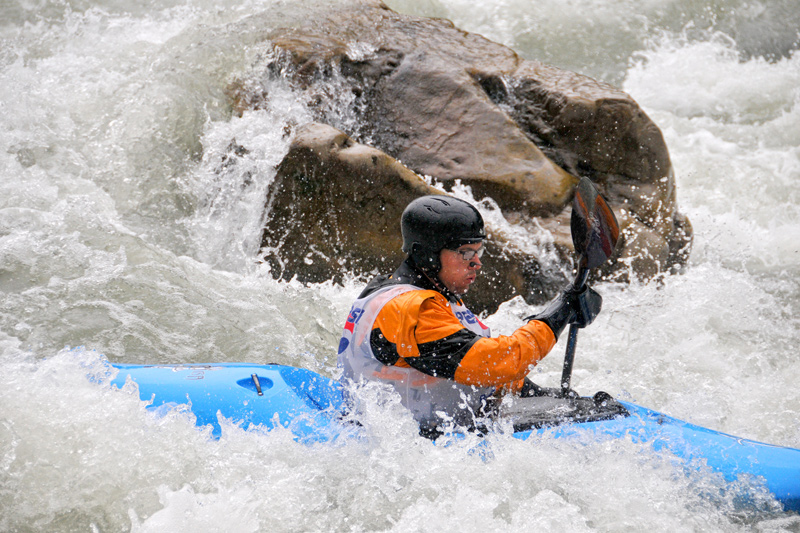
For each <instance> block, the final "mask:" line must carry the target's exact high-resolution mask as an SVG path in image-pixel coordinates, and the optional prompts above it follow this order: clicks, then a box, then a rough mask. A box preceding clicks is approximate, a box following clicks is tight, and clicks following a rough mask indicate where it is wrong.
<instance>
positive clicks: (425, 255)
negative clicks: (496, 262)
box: [400, 195, 486, 272]
mask: <svg viewBox="0 0 800 533" xmlns="http://www.w3.org/2000/svg"><path fill="white" fill-rule="evenodd" d="M400 227H401V229H402V231H403V251H404V252H406V253H407V254H408V255H409V256H410V257H411V258H412V259H413V260H414V263H416V265H417V267H419V268H421V269H423V270H427V271H432V272H438V271H439V268H440V267H441V264H440V263H439V252H441V251H442V250H443V249H444V248H452V249H455V248H458V247H459V246H461V245H462V244H475V243H477V242H481V241H483V240H484V239H485V238H486V231H485V230H484V229H483V218H482V217H481V214H480V213H479V212H478V210H477V209H475V207H474V206H472V205H470V204H468V203H467V202H465V201H463V200H459V199H458V198H453V197H450V196H439V195H435V196H423V197H422V198H417V199H416V200H414V201H413V202H411V203H410V204H408V206H407V207H406V209H405V211H403V216H402V217H401V219H400Z"/></svg>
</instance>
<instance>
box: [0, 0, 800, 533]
mask: <svg viewBox="0 0 800 533" xmlns="http://www.w3.org/2000/svg"><path fill="white" fill-rule="evenodd" d="M337 1H342V2H344V1H346V0H337ZM320 3H322V1H321V0H314V1H312V0H308V1H303V2H299V1H298V2H292V1H287V0H258V1H257V0H229V1H227V2H224V3H223V2H217V1H214V0H143V1H141V2H135V3H132V2H123V1H119V0H73V1H67V0H2V3H0V531H58V532H61V531H97V532H99V531H102V532H109V531H132V532H137V533H139V532H142V533H143V532H157V531H237V532H238V531H242V532H247V531H398V532H400V531H402V532H405V531H437V532H438V531H450V530H456V529H457V530H460V531H486V530H490V531H517V530H536V529H538V530H543V531H569V532H584V531H587V532H588V531H597V532H606V531H608V532H623V531H653V532H656V531H664V532H666V531H669V532H675V531H681V532H691V531H703V532H706V531H720V532H740V531H741V532H744V531H763V532H783V531H793V532H798V531H800V516H798V515H797V514H794V513H784V512H782V511H781V510H780V508H779V506H778V505H777V504H776V502H774V500H772V499H771V498H770V497H769V495H768V494H765V493H764V492H763V491H760V490H759V488H758V487H759V486H758V483H757V480H747V479H741V480H739V482H738V483H735V484H733V485H730V484H725V483H723V481H722V479H721V478H720V477H719V476H718V475H716V474H714V473H712V472H710V471H708V470H707V469H706V468H704V467H703V465H693V467H692V468H691V469H689V470H688V471H687V470H686V469H684V465H682V464H680V463H679V462H678V461H676V460H675V458H674V457H672V456H670V455H669V454H668V453H666V452H664V453H655V452H653V451H652V449H651V448H649V447H648V446H647V445H643V444H637V443H633V442H631V441H608V442H603V441H601V442H574V441H562V440H557V439H553V438H550V437H548V436H545V437H543V438H541V439H538V440H536V441H528V442H518V441H516V440H514V439H511V438H510V437H508V436H503V435H493V436H490V437H489V438H488V439H487V440H486V442H476V441H475V440H470V439H467V440H466V441H465V442H464V443H459V444H456V445H452V446H448V447H436V446H433V445H432V444H431V443H430V442H429V441H427V440H425V439H422V438H420V437H418V436H417V434H416V431H415V425H414V422H413V421H412V420H411V419H410V417H409V416H408V415H407V413H404V412H403V410H402V408H401V407H400V406H399V405H398V404H397V402H395V401H393V400H392V398H387V397H384V396H381V395H380V394H378V393H377V392H376V397H375V398H374V401H373V402H372V403H368V405H367V406H366V407H367V408H366V412H365V414H364V419H363V420H362V422H363V424H364V428H363V430H364V435H365V436H366V437H365V438H363V439H361V440H359V441H357V442H353V443H350V444H336V445H330V444H328V445H315V446H307V445H302V444H298V443H296V442H294V441H293V440H292V438H291V435H290V434H288V433H287V432H283V431H274V432H270V433H265V432H261V431H258V430H254V431H243V430H241V429H240V428H237V427H236V426H234V425H230V424H228V425H226V426H225V427H224V429H223V435H222V437H221V438H220V439H219V440H213V439H211V438H210V433H209V431H201V430H198V429H197V428H195V427H194V424H193V420H192V417H191V416H190V414H189V413H187V412H184V411H180V410H178V411H174V412H170V413H167V414H166V415H164V416H160V417H155V416H153V415H152V414H151V413H149V412H147V411H146V409H145V403H144V402H142V401H140V400H139V397H138V394H136V391H135V389H134V387H133V386H128V387H126V388H125V389H123V390H122V391H120V390H112V389H111V388H109V387H107V386H103V383H102V379H99V378H98V379H99V381H101V382H100V383H98V379H95V380H92V379H87V376H89V377H91V376H93V375H95V374H96V373H97V372H98V371H99V370H98V369H99V368H100V367H101V366H102V365H101V364H100V363H101V361H102V359H103V358H108V359H109V360H111V361H113V362H118V363H201V362H215V361H229V362H234V361H246V362H253V363H262V364H265V363H270V362H277V363H284V364H290V365H294V366H301V367H305V368H310V369H312V370H315V371H317V372H320V373H323V374H325V375H328V376H333V375H335V373H336V354H335V350H336V346H337V345H338V338H339V334H340V330H341V327H342V324H343V321H344V319H345V317H346V315H347V312H348V309H349V306H350V304H351V302H352V300H353V299H354V298H355V297H356V296H357V294H358V293H359V292H360V289H361V287H362V286H363V280H358V279H352V280H348V281H347V282H346V283H345V284H344V286H341V285H335V284H332V283H326V284H321V285H311V286H306V285H303V284H300V283H298V282H294V281H292V282H279V281H275V280H273V279H272V277H271V275H270V273H269V272H268V271H267V269H266V268H265V267H264V266H263V265H261V264H259V262H258V261H257V256H258V246H259V239H260V227H261V224H262V223H263V219H264V212H263V206H264V198H265V195H266V191H267V190H268V187H269V185H270V182H271V180H272V178H273V176H274V173H275V166H276V165H277V164H278V163H279V162H280V160H281V158H282V157H283V155H284V154H285V153H286V150H287V148H288V143H289V142H290V140H291V139H290V138H288V137H287V136H286V135H285V130H286V129H287V126H289V125H294V124H301V123H303V122H307V121H309V120H311V119H312V113H311V112H310V111H309V110H308V109H307V108H306V107H305V105H304V103H303V100H302V99H301V98H298V97H297V95H296V94H294V93H293V91H292V89H291V87H289V86H288V85H286V84H284V83H281V81H280V80H276V81H275V82H274V83H273V85H272V86H271V87H270V92H269V94H270V98H269V105H268V106H266V107H265V109H261V110H258V111H248V112H245V113H244V114H243V115H242V116H241V117H239V116H236V115H234V114H233V113H232V112H231V110H230V108H229V100H228V96H227V95H226V90H227V88H228V86H229V85H230V83H231V82H232V81H233V80H234V79H236V78H237V77H240V76H243V75H246V73H248V72H250V69H251V67H252V66H253V65H254V64H255V62H256V60H257V59H258V58H259V57H260V56H261V55H262V54H264V53H266V47H265V45H264V44H263V43H262V42H261V38H262V37H263V35H264V34H265V33H266V32H267V31H268V30H269V29H270V28H273V27H278V26H284V25H287V24H293V23H297V22H298V21H301V20H303V18H304V16H305V15H306V14H307V13H308V12H309V10H313V8H314V4H320ZM324 3H325V4H326V5H327V4H331V3H333V4H335V3H336V1H331V0H328V1H325V2H324ZM387 4H388V5H389V6H390V7H392V8H393V9H395V10H397V11H400V12H403V13H408V14H414V15H423V16H436V17H444V18H448V19H450V20H452V21H453V22H454V23H455V24H456V25H457V26H458V27H460V28H462V29H464V30H467V31H472V32H477V33H480V34H482V35H484V36H486V37H487V38H489V39H492V40H494V41H496V42H499V43H502V44H505V45H507V46H509V47H512V48H513V49H514V50H516V51H517V52H518V53H519V54H520V55H521V56H523V57H525V58H528V59H535V60H540V61H543V62H546V63H549V64H553V65H555V66H558V67H561V68H566V69H570V70H573V71H576V72H580V73H582V74H586V75H588V76H591V77H594V78H596V79H600V80H603V81H606V82H609V83H612V84H614V85H616V86H618V87H621V88H622V89H623V90H625V91H626V92H628V93H629V94H630V95H631V96H632V97H633V98H634V99H635V100H636V101H637V102H638V103H639V104H640V105H641V106H642V107H643V109H644V110H645V111H646V112H647V114H648V115H649V116H650V117H651V118H652V119H653V121H654V122H655V123H656V124H657V125H658V126H659V128H660V129H661V130H662V132H663V134H664V137H665V140H666V143H667V145H668V147H669V150H670V154H671V157H672V162H673V165H674V167H675V174H676V185H677V195H678V205H679V207H680V209H681V211H682V212H684V213H685V214H686V215H687V216H688V217H689V219H690V220H691V222H692V224H693V227H694V232H695V237H694V246H693V249H692V253H691V256H690V260H689V264H688V265H687V267H686V268H685V269H684V271H683V272H682V273H680V274H675V275H670V276H667V277H665V278H664V279H661V280H655V281H649V282H645V281H637V282H634V283H632V284H630V285H623V284H616V283H610V282H605V283H598V284H596V286H595V288H596V289H597V290H598V291H599V292H601V293H602V294H603V297H604V310H603V312H602V313H601V315H600V316H599V317H598V319H597V320H596V321H595V323H594V324H592V325H591V327H589V328H587V329H585V330H583V331H582V332H581V336H580V340H579V343H578V350H577V356H576V361H575V369H574V373H573V387H574V388H575V389H577V390H578V391H579V392H582V393H586V394H590V393H594V392H595V391H597V390H604V391H606V392H609V393H610V394H612V395H614V396H616V397H618V398H620V399H623V400H627V401H633V402H635V403H637V404H640V405H643V406H646V407H650V408H653V409H656V410H658V411H661V412H664V413H666V414H668V415H670V416H674V417H677V418H680V419H683V420H687V421H690V422H692V423H695V424H699V425H702V426H706V427H710V428H713V429H716V430H720V431H724V432H727V433H731V434H734V435H737V436H741V437H745V438H750V439H755V440H759V441H764V442H769V443H773V444H779V445H784V446H792V447H800V423H799V422H800V387H798V383H800V353H798V348H797V345H798V341H800V323H799V322H798V318H797V317H798V316H799V314H800V282H798V275H800V53H798V52H797V49H798V48H800V45H799V44H798V43H800V34H799V33H798V32H799V31H800V1H798V0H776V1H766V0H764V1H746V0H700V1H690V0H645V1H641V0H640V1H634V0H571V1H569V2H563V1H557V0H487V1H485V2H481V3H480V5H476V3H475V2H467V1H465V0H390V1H388V2H387ZM346 103H347V102H343V105H342V108H341V110H340V111H341V114H340V115H338V116H335V117H332V120H334V121H335V122H336V125H337V126H338V127H342V128H345V129H347V128H349V129H350V130H351V131H356V130H357V129H358V127H359V125H358V124H357V122H356V121H355V120H356V119H355V118H354V117H353V116H351V115H349V114H348V112H347V106H346ZM233 139H235V140H236V143H237V144H239V145H242V146H245V147H246V148H247V149H248V150H249V152H248V153H247V154H246V155H245V156H244V158H243V161H242V164H241V165H239V166H238V167H237V168H236V169H235V170H232V171H226V170H225V167H224V166H223V165H222V160H223V157H224V155H225V154H226V153H227V151H228V147H229V146H230V144H231V141H232V140H233ZM458 194H459V195H462V196H463V197H467V198H469V196H470V191H469V190H468V189H465V188H462V189H460V190H459V191H458ZM477 200H479V199H477ZM485 214H486V216H487V217H491V218H492V219H493V221H496V222H497V223H501V224H502V223H503V221H502V220H498V214H497V213H495V212H486V213H485ZM529 245H530V246H534V245H535V244H534V243H530V244H529ZM535 310H536V309H535V308H531V307H529V306H527V305H525V304H524V302H522V301H521V300H519V299H515V300H511V301H509V302H506V303H504V304H503V305H502V306H501V308H500V310H499V311H498V312H497V313H495V314H494V315H491V316H489V317H486V322H487V323H488V324H489V325H490V326H491V327H492V329H493V331H495V332H496V333H510V332H512V331H513V330H514V329H516V327H518V325H519V324H520V318H521V317H523V316H525V315H528V314H530V313H531V312H532V311H535ZM564 344H565V343H564V342H563V341H562V342H560V343H559V345H557V346H556V348H555V349H554V350H553V352H552V353H551V355H550V356H548V357H547V358H546V359H545V360H544V361H543V362H542V363H541V364H540V366H539V367H537V368H536V369H535V370H534V371H533V372H532V374H531V377H532V378H533V379H534V381H536V382H537V383H539V384H542V385H545V386H554V385H555V384H556V383H557V382H558V378H559V376H560V371H561V364H562V358H563V353H564ZM95 377H96V378H97V376H95Z"/></svg>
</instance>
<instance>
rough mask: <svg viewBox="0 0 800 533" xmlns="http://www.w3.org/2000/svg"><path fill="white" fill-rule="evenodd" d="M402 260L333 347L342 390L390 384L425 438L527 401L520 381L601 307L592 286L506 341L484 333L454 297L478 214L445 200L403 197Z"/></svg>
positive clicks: (478, 246) (478, 226)
mask: <svg viewBox="0 0 800 533" xmlns="http://www.w3.org/2000/svg"><path fill="white" fill-rule="evenodd" d="M400 225H401V230H402V234H403V251H404V252H405V253H407V254H408V257H407V258H406V259H405V260H404V261H403V263H402V264H401V265H400V267H399V268H398V269H397V270H396V271H395V272H394V274H392V275H391V276H385V275H381V276H377V277H376V278H374V279H373V280H372V281H370V283H369V284H368V285H367V286H366V288H365V289H364V291H363V292H362V293H361V295H360V296H359V297H358V299H357V300H356V301H355V303H354V304H353V306H352V308H351V309H350V314H349V316H348V317H347V321H346V323H345V326H344V333H343V335H342V339H341V341H340V345H339V364H340V366H341V367H342V369H343V377H342V380H343V382H344V383H345V385H346V388H349V387H353V386H356V385H358V384H359V383H363V382H365V381H380V382H383V383H386V384H389V385H391V386H392V387H393V388H394V389H395V390H396V391H397V392H398V393H399V394H400V397H401V400H402V403H403V405H405V406H406V407H407V408H408V409H410V410H411V412H412V413H413V415H414V417H415V418H416V420H417V421H418V422H419V423H420V429H421V433H422V434H424V435H426V436H435V435H437V434H439V432H440V431H441V430H442V429H443V425H447V424H453V425H458V426H466V427H470V428H471V427H476V425H478V424H479V422H480V421H481V419H482V418H484V417H486V416H488V415H491V413H492V412H493V410H494V408H495V407H496V405H497V404H498V399H499V398H501V397H502V395H503V394H518V395H522V396H529V395H533V390H534V389H535V388H536V386H535V385H533V384H532V383H531V382H530V381H529V380H527V378H526V375H527V374H528V372H530V370H531V368H532V367H533V366H535V365H536V363H537V362H538V361H540V360H541V359H542V358H543V357H545V356H546V355H547V353H548V352H549V351H550V350H551V349H552V348H553V346H554V345H555V343H556V341H557V339H558V336H559V335H560V334H561V332H562V331H563V330H564V328H565V327H566V326H567V324H573V323H574V324H578V325H579V326H581V327H583V326H586V325H588V324H590V323H591V322H592V321H593V320H594V318H595V316H596V315H597V313H599V311H600V307H601V304H602V298H601V296H600V295H599V294H598V293H597V292H595V291H594V290H592V289H587V290H585V291H583V292H582V293H580V294H578V293H576V292H574V291H571V290H569V289H568V290H567V291H565V292H564V293H562V294H561V295H560V296H559V297H558V298H556V299H555V300H553V302H551V303H550V304H549V305H548V306H547V307H546V308H545V310H544V311H543V312H541V313H539V314H538V315H536V316H532V317H528V318H527V319H526V320H527V323H526V324H525V325H523V326H522V327H520V328H519V329H517V330H516V331H515V332H514V333H512V334H511V335H508V336H504V335H501V336H499V337H491V332H490V330H489V328H488V327H487V326H486V325H484V324H483V323H482V322H481V321H480V319H479V318H478V317H477V316H475V315H474V314H473V313H472V312H471V311H470V310H469V309H468V308H467V307H466V306H465V305H464V302H463V301H462V299H461V298H462V297H463V296H464V295H465V294H466V293H467V291H468V290H469V288H470V286H471V285H472V283H474V282H475V279H476V278H477V276H478V273H479V272H480V269H481V257H482V256H483V252H484V247H483V241H484V240H485V239H486V232H485V230H484V224H483V218H482V217H481V215H480V213H479V212H478V210H477V209H476V208H475V207H474V206H472V205H471V204H469V203H468V202H465V201H462V200H459V199H456V198H452V197H449V196H424V197H422V198H418V199H416V200H414V201H412V202H411V203H410V204H409V205H408V206H407V207H406V209H405V211H404V212H403V215H402V217H401V224H400Z"/></svg>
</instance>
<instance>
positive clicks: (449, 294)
mask: <svg viewBox="0 0 800 533" xmlns="http://www.w3.org/2000/svg"><path fill="white" fill-rule="evenodd" d="M409 259H411V262H412V263H413V264H414V268H415V270H416V271H417V272H419V273H420V274H422V275H423V276H424V277H425V279H427V280H428V281H429V282H430V284H431V285H433V286H434V287H435V288H436V290H437V291H439V292H440V293H442V294H443V295H444V296H445V297H446V298H447V299H448V300H452V301H454V302H456V303H459V304H460V303H461V298H460V297H459V296H458V295H457V294H455V293H454V292H453V291H451V290H450V289H448V288H447V287H446V286H445V285H444V283H442V280H440V279H439V275H438V273H437V274H433V275H431V274H430V273H429V270H428V269H426V268H422V267H420V266H419V265H418V264H417V263H416V261H414V259H413V258H410V257H409ZM440 268H441V267H440Z"/></svg>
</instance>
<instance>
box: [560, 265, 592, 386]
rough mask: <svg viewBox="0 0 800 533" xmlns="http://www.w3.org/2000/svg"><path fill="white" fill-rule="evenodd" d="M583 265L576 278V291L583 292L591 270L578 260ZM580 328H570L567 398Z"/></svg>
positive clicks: (563, 381) (564, 372) (564, 378)
mask: <svg viewBox="0 0 800 533" xmlns="http://www.w3.org/2000/svg"><path fill="white" fill-rule="evenodd" d="M578 264H579V265H581V266H580V268H579V269H578V274H577V275H576V276H575V285H574V286H575V290H576V291H578V292H583V289H584V288H585V287H586V280H587V279H588V278H589V268H588V266H587V265H586V261H585V260H584V258H582V257H581V258H580V259H579V260H578ZM579 329H580V328H579V327H578V326H576V325H575V324H570V326H569V337H568V338H567V352H566V353H565V354H564V369H563V370H562V371H561V394H562V395H564V396H567V395H568V394H569V384H570V381H572V363H573V362H574V361H575V347H576V346H577V344H578V330H579Z"/></svg>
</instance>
